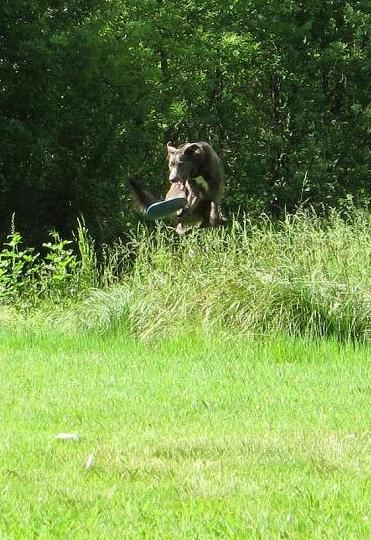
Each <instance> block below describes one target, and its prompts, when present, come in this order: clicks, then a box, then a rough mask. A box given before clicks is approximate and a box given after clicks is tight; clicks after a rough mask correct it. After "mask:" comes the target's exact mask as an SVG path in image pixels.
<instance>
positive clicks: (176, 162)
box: [167, 143, 204, 185]
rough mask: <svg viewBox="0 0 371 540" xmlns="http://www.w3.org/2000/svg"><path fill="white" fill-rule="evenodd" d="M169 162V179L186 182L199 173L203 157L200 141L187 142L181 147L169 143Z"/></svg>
mask: <svg viewBox="0 0 371 540" xmlns="http://www.w3.org/2000/svg"><path fill="white" fill-rule="evenodd" d="M167 154H168V162H169V171H170V172H169V180H170V182H176V183H181V184H183V185H184V184H185V182H186V181H187V180H189V179H190V178H192V177H194V176H195V175H197V170H198V168H199V165H200V163H201V162H202V159H203V154H204V151H203V148H202V146H201V145H200V144H198V143H187V144H185V145H184V146H182V147H181V148H175V147H174V146H171V143H167Z"/></svg>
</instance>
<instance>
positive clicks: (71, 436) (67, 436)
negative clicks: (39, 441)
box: [54, 433, 80, 441]
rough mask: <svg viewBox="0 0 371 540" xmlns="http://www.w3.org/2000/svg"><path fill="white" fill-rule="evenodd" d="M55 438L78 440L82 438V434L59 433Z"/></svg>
mask: <svg viewBox="0 0 371 540" xmlns="http://www.w3.org/2000/svg"><path fill="white" fill-rule="evenodd" d="M54 438H55V439H64V440H70V441H78V440H79V439H80V435H77V433H58V435H54Z"/></svg>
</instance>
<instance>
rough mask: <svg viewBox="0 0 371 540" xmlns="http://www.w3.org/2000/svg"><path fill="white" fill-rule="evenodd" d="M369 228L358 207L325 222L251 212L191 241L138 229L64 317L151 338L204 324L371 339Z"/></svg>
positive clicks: (217, 329)
mask: <svg viewBox="0 0 371 540" xmlns="http://www.w3.org/2000/svg"><path fill="white" fill-rule="evenodd" d="M370 233H371V220H370V216H369V215H367V214H365V213H361V212H360V213H356V212H355V213H354V214H353V215H352V217H351V219H344V218H343V217H341V216H340V215H339V214H338V213H336V212H333V213H332V214H331V215H330V216H329V218H328V219H326V221H325V220H321V219H319V218H318V217H317V216H315V215H313V214H311V213H299V214H297V215H295V216H288V217H287V218H286V219H285V220H284V221H282V222H281V223H279V224H272V222H271V221H269V220H268V219H265V218H262V219H261V220H260V222H258V223H256V222H255V223H252V222H251V221H250V220H249V219H248V218H247V217H244V218H243V219H242V220H239V221H237V220H235V221H233V223H232V225H231V227H230V228H227V229H224V230H216V231H204V230H195V231H194V232H193V233H192V234H190V235H189V236H186V237H184V238H174V234H173V231H172V230H170V229H167V228H166V226H164V225H159V226H158V227H157V228H156V230H155V231H152V232H149V231H148V230H147V229H146V228H145V227H139V229H138V231H137V232H136V234H135V235H134V237H133V240H132V243H131V244H130V246H116V247H115V248H111V249H110V250H108V251H107V252H106V265H105V267H104V272H103V273H102V277H101V288H99V289H95V290H91V291H90V293H89V294H88V295H87V296H86V297H85V299H84V300H83V301H82V302H81V303H80V304H79V305H78V306H77V307H75V308H73V309H72V310H70V311H69V313H68V315H67V314H66V313H64V314H63V324H64V325H67V326H68V327H70V328H76V327H78V328H80V329H85V330H86V329H88V330H92V329H94V330H99V331H109V330H111V329H112V328H120V327H121V326H122V325H123V326H125V328H128V329H130V331H132V332H134V333H135V334H136V335H138V336H140V337H141V338H145V339H148V338H153V337H157V336H165V335H170V334H172V333H174V332H182V333H189V332H193V331H194V330H195V329H196V328H198V329H201V330H202V331H203V332H205V333H207V334H209V335H217V334H220V333H225V334H230V333H234V332H237V333H242V334H255V335H256V334H258V335H261V334H267V333H277V332H279V333H282V332H284V333H287V334H290V335H305V336H310V337H321V336H335V337H337V338H339V339H342V340H354V339H356V340H361V341H368V340H370V339H371V272H370V263H371V240H370V238H371V235H370ZM128 261H131V264H130V268H129V267H128ZM123 262H124V264H123ZM68 321H69V323H68Z"/></svg>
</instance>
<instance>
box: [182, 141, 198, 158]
mask: <svg viewBox="0 0 371 540" xmlns="http://www.w3.org/2000/svg"><path fill="white" fill-rule="evenodd" d="M184 153H185V154H187V155H192V154H193V155H196V156H200V155H201V154H202V148H201V146H200V145H199V144H197V143H192V144H190V145H189V146H187V148H186V149H185V150H184Z"/></svg>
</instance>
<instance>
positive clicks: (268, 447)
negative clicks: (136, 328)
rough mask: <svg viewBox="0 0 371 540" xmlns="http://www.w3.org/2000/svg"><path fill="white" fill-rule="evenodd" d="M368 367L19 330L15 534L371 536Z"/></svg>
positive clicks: (278, 348)
mask: <svg viewBox="0 0 371 540" xmlns="http://www.w3.org/2000/svg"><path fill="white" fill-rule="evenodd" d="M369 358H370V348H367V347H366V346H363V347H361V346H351V345H346V344H345V345H344V344H343V345H339V343H337V342H335V341H323V342H317V343H316V342H310V341H305V340H299V339H296V340H295V339H290V338H287V337H286V338H284V337H282V338H275V339H270V340H257V339H255V340H251V339H243V338H242V337H240V338H231V339H229V340H225V341H222V340H219V341H214V342H212V341H211V340H207V339H204V338H197V339H191V338H190V337H184V338H182V339H181V338H177V339H168V340H164V341H158V342H152V343H151V344H150V345H149V344H147V345H146V344H143V343H139V342H137V341H134V340H133V339H132V338H126V337H124V336H120V335H119V334H116V335H114V334H110V335H108V336H106V337H99V336H97V335H90V336H88V335H85V336H83V335H80V336H78V335H76V336H73V337H70V338H66V337H63V336H60V335H58V334H55V335H51V334H49V336H46V335H45V336H43V335H41V334H30V335H22V334H20V333H13V334H9V333H8V332H4V333H2V335H1V342H0V380H1V381H2V385H1V390H2V392H1V393H2V397H1V402H0V407H1V409H0V410H1V419H0V421H1V424H0V429H1V440H2V443H1V456H0V474H1V477H0V478H1V480H0V481H1V484H0V485H1V499H0V501H1V502H0V538H4V539H7V538H9V539H18V538H19V539H22V540H23V539H29V538H43V539H45V538H50V539H55V538H63V539H69V538H71V539H74V540H76V539H84V540H86V539H94V540H96V539H116V538H117V539H122V538H128V539H132V538H133V539H136V538H138V539H139V538H148V539H151V540H152V539H161V540H163V539H183V538H184V539H196V538H199V539H211V538H223V539H225V538H239V539H240V538H241V539H250V538H251V539H255V538H256V539H262V540H263V539H264V540H269V539H284V538H285V539H287V538H289V539H290V538H291V539H295V540H298V539H310V540H312V539H321V540H322V539H324V538H328V539H331V540H332V539H347V540H350V539H354V540H359V539H366V538H370V536H371V529H370V524H371V511H370V500H371V478H370V470H371V461H370V455H371V440H370V426H371V398H370V396H371V386H370V384H371V383H370V380H371V379H370V374H371V367H370V363H369V361H368V359H369ZM59 432H74V433H78V434H79V435H80V436H81V438H80V440H79V441H78V442H73V441H61V440H56V439H54V438H53V435H55V434H57V433H59ZM90 454H93V455H94V464H93V466H92V467H91V468H90V469H86V468H85V463H86V461H87V458H88V456H89V455H90Z"/></svg>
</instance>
